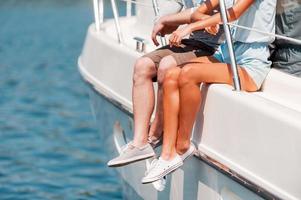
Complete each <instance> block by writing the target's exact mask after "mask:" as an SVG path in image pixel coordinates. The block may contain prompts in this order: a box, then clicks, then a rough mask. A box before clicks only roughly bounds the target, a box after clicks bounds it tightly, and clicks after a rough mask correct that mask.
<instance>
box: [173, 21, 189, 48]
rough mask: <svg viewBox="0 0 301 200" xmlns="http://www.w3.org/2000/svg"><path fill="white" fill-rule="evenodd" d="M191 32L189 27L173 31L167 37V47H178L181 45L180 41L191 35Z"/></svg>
mask: <svg viewBox="0 0 301 200" xmlns="http://www.w3.org/2000/svg"><path fill="white" fill-rule="evenodd" d="M191 32H192V30H191V28H190V26H189V25H187V26H185V27H184V28H181V29H178V30H176V31H174V32H173V33H172V34H171V36H170V37H169V45H170V46H179V45H180V44H181V41H182V39H183V38H184V37H185V36H187V35H189V34H191Z"/></svg>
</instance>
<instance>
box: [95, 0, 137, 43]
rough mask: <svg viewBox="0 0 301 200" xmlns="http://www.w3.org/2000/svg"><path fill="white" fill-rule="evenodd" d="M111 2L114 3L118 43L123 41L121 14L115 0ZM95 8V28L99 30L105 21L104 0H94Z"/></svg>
mask: <svg viewBox="0 0 301 200" xmlns="http://www.w3.org/2000/svg"><path fill="white" fill-rule="evenodd" d="M111 4H112V10H113V15H114V21H115V27H116V33H117V39H118V43H122V42H123V37H122V32H121V28H120V23H119V14H118V10H117V6H116V2H115V0H111ZM93 9H94V20H95V29H96V31H99V30H100V26H101V24H102V23H103V19H104V15H103V12H104V7H103V0H93ZM128 10H131V9H128ZM130 12H131V11H130Z"/></svg>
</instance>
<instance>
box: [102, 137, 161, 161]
mask: <svg viewBox="0 0 301 200" xmlns="http://www.w3.org/2000/svg"><path fill="white" fill-rule="evenodd" d="M155 155H156V154H155V152H154V150H153V148H152V147H151V145H150V144H148V143H147V144H146V145H145V146H143V147H136V146H134V145H133V144H132V142H129V143H128V144H126V145H125V146H124V147H123V148H122V150H121V153H120V155H119V156H117V157H116V158H114V159H112V160H110V161H109V162H108V164H107V165H108V166H109V167H119V166H123V165H127V164H130V163H133V162H136V161H139V160H144V159H147V158H150V157H153V156H155Z"/></svg>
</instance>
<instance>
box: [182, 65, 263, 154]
mask: <svg viewBox="0 0 301 200" xmlns="http://www.w3.org/2000/svg"><path fill="white" fill-rule="evenodd" d="M196 61H197V59H196ZM212 62H215V63H211V64H205V63H194V64H188V65H186V66H185V67H184V68H183V69H182V71H181V74H180V76H179V88H180V114H179V135H178V138H177V152H178V153H179V154H183V153H184V152H185V151H186V150H187V149H188V148H189V145H190V137H191V131H192V127H193V123H194V121H195V118H196V114H197V112H198V110H199V106H200V103H201V93H200V88H199V85H200V83H225V84H229V85H232V84H233V81H232V75H231V70H230V67H229V66H228V65H227V64H224V63H217V62H216V61H212ZM238 71H239V74H240V78H241V83H242V89H243V90H247V91H256V90H257V86H256V84H255V83H254V82H253V80H252V79H251V78H250V77H249V75H248V74H247V72H246V71H244V70H242V69H241V68H240V67H239V70H238Z"/></svg>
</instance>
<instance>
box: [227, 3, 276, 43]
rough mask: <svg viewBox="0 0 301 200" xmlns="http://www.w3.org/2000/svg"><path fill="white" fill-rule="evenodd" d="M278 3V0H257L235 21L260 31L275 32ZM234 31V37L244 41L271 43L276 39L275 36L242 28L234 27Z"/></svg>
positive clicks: (236, 39)
mask: <svg viewBox="0 0 301 200" xmlns="http://www.w3.org/2000/svg"><path fill="white" fill-rule="evenodd" d="M276 4H277V0H255V2H254V3H253V4H252V5H251V7H250V8H249V9H248V10H247V11H246V12H245V13H244V14H243V15H242V16H241V17H240V18H239V19H238V20H237V21H236V22H235V23H236V24H237V25H240V26H246V27H249V28H254V29H257V30H260V31H264V32H269V33H275V17H276ZM233 32H234V34H233V39H234V40H235V41H239V42H244V43H252V42H266V43H271V42H273V41H274V39H275V37H273V36H268V35H264V34H262V33H258V32H254V31H249V30H244V29H241V28H234V30H233Z"/></svg>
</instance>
